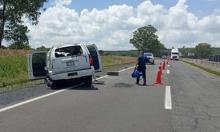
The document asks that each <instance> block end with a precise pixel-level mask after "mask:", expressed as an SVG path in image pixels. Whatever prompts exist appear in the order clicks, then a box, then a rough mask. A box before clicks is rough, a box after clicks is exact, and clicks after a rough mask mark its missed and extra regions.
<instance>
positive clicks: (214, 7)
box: [24, 0, 220, 50]
mask: <svg viewBox="0 0 220 132" xmlns="http://www.w3.org/2000/svg"><path fill="white" fill-rule="evenodd" d="M219 5H220V0H92V1H88V0H87V1H86V0H49V1H48V2H47V3H46V4H45V5H44V7H45V8H46V10H45V11H44V12H42V14H41V16H40V17H39V23H38V25H36V26H33V25H31V24H30V22H29V21H27V20H26V21H24V23H25V24H26V25H27V26H28V27H29V29H30V32H29V33H28V35H29V37H30V44H31V46H32V47H34V48H36V47H39V46H42V45H44V46H46V47H51V46H53V45H57V44H60V43H70V42H73V43H74V42H88V43H95V44H96V45H97V46H98V48H99V49H102V50H130V49H134V47H133V46H132V44H130V43H129V39H130V38H131V37H132V35H133V32H134V31H135V30H136V29H137V28H139V27H142V26H146V25H153V26H154V27H155V28H157V30H158V32H157V35H158V36H159V40H160V41H161V42H162V43H163V44H164V45H165V46H166V47H167V48H171V47H175V48H180V47H183V46H186V47H194V46H195V45H196V44H198V43H201V42H208V43H210V44H212V46H214V47H220V6H219Z"/></svg>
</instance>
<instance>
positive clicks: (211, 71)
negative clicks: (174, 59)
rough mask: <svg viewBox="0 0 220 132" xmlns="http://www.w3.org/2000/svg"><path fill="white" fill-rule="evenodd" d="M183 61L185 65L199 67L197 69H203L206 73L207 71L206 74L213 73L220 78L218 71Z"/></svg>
mask: <svg viewBox="0 0 220 132" xmlns="http://www.w3.org/2000/svg"><path fill="white" fill-rule="evenodd" d="M182 61H183V62H185V63H187V64H190V65H192V66H195V67H197V68H200V69H202V70H204V71H206V72H208V73H211V74H214V75H216V76H218V77H220V72H217V71H214V70H212V69H209V68H205V67H202V66H199V65H196V64H194V63H192V62H188V61H185V60H182Z"/></svg>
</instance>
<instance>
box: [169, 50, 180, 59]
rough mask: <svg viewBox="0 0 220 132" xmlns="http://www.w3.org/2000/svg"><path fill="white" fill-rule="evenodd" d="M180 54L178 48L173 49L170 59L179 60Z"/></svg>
mask: <svg viewBox="0 0 220 132" xmlns="http://www.w3.org/2000/svg"><path fill="white" fill-rule="evenodd" d="M179 54H180V53H179V50H178V49H172V50H171V56H170V59H171V60H179Z"/></svg>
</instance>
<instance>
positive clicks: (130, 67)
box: [118, 66, 135, 72]
mask: <svg viewBox="0 0 220 132" xmlns="http://www.w3.org/2000/svg"><path fill="white" fill-rule="evenodd" d="M134 67H135V66H132V67H128V68H126V69H122V70H120V71H118V72H123V71H126V70H129V69H132V68H134Z"/></svg>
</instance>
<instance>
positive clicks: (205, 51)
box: [195, 43, 212, 58]
mask: <svg viewBox="0 0 220 132" xmlns="http://www.w3.org/2000/svg"><path fill="white" fill-rule="evenodd" d="M211 53H212V50H211V45H210V44H208V43H199V44H198V45H197V46H196V47H195V54H196V56H197V57H198V58H208V57H209V56H210V55H211Z"/></svg>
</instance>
